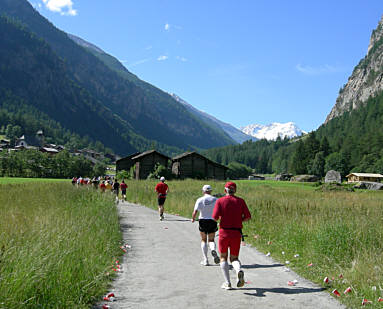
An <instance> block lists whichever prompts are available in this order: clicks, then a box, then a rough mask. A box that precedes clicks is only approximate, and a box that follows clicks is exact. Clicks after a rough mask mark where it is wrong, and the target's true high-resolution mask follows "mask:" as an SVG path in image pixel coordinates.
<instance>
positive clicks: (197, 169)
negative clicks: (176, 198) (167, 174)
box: [172, 151, 228, 180]
mask: <svg viewBox="0 0 383 309" xmlns="http://www.w3.org/2000/svg"><path fill="white" fill-rule="evenodd" d="M172 161H173V163H172V173H173V174H174V175H176V176H177V177H179V178H211V179H221V180H223V179H226V172H227V170H228V168H227V167H226V166H224V165H221V164H218V163H216V162H213V161H211V160H209V159H208V158H205V157H204V156H202V155H200V154H199V153H197V152H195V151H193V152H185V153H183V154H181V155H179V156H176V157H174V158H173V159H172Z"/></svg>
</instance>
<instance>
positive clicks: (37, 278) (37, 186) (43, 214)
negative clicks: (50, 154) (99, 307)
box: [0, 179, 122, 309]
mask: <svg viewBox="0 0 383 309" xmlns="http://www.w3.org/2000/svg"><path fill="white" fill-rule="evenodd" d="M1 181H2V182H3V183H4V182H6V180H5V179H1ZM7 182H8V184H0V308H7V309H8V308H89V307H90V306H91V304H93V303H95V302H96V301H98V300H100V299H102V298H101V296H102V295H103V293H105V292H106V291H107V288H108V285H109V284H110V281H111V279H112V277H113V274H112V273H113V271H112V268H113V267H112V265H113V263H114V262H115V259H116V258H117V257H118V256H120V255H121V253H122V251H121V249H120V248H119V246H120V245H121V233H120V228H119V224H118V214H117V210H116V207H115V206H114V202H113V197H112V195H111V194H100V193H98V192H96V191H94V190H92V189H88V188H76V187H73V186H72V185H71V184H70V180H66V183H63V182H60V181H59V182H57V181H55V180H54V181H45V180H40V181H39V180H37V181H36V180H30V181H29V180H28V181H26V180H22V179H12V180H11V181H7Z"/></svg>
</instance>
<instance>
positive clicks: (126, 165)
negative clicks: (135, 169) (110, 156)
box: [116, 152, 141, 173]
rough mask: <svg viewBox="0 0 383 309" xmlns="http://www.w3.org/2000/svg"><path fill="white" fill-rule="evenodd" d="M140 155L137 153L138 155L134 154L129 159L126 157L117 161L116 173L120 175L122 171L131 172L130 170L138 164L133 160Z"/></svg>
mask: <svg viewBox="0 0 383 309" xmlns="http://www.w3.org/2000/svg"><path fill="white" fill-rule="evenodd" d="M140 153H141V152H136V153H133V154H131V155H129V156H127V157H124V158H121V159H119V160H117V161H116V173H118V172H120V171H127V172H129V171H130V168H131V167H132V166H133V165H135V164H136V162H134V161H133V160H132V158H133V157H136V156H138V155H139V154H140Z"/></svg>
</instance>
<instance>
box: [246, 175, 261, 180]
mask: <svg viewBox="0 0 383 309" xmlns="http://www.w3.org/2000/svg"><path fill="white" fill-rule="evenodd" d="M249 180H265V177H264V176H262V175H256V174H253V175H250V176H249Z"/></svg>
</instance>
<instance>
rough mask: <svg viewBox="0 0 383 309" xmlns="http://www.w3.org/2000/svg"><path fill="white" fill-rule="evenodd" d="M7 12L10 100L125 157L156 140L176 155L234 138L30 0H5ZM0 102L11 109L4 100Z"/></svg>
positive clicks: (2, 72)
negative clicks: (103, 56) (109, 60)
mask: <svg viewBox="0 0 383 309" xmlns="http://www.w3.org/2000/svg"><path fill="white" fill-rule="evenodd" d="M0 15H1V16H2V20H1V27H2V28H1V29H0V36H1V38H0V48H1V51H0V54H1V57H2V58H1V64H2V65H1V67H0V79H1V84H0V89H1V93H2V96H6V97H7V98H8V101H9V98H16V99H15V100H18V101H21V102H22V103H23V104H24V106H29V107H33V108H35V110H37V111H38V112H39V113H41V114H44V115H45V116H46V117H48V118H49V119H51V120H52V121H55V122H56V123H57V124H58V125H59V126H60V127H62V128H63V130H64V131H65V130H66V131H70V132H72V133H74V134H78V135H80V136H82V137H84V136H88V138H89V139H90V140H91V141H92V142H96V141H99V142H101V143H102V144H104V145H105V146H107V147H110V148H112V149H113V150H114V152H116V153H118V154H121V155H124V154H128V153H131V152H132V151H135V150H145V149H147V148H148V147H150V146H151V145H153V144H156V148H157V149H158V150H161V151H163V152H165V153H167V154H172V153H176V152H180V151H181V150H184V149H206V148H209V147H214V146H222V145H227V144H230V143H232V142H233V141H232V140H231V139H230V138H229V137H228V136H226V135H225V134H222V132H217V131H216V130H214V129H213V128H211V127H210V126H208V125H206V124H205V123H203V122H201V121H200V120H199V119H197V118H196V117H195V116H194V115H192V114H191V113H189V112H187V111H186V109H185V108H184V107H182V106H181V105H180V104H178V103H177V102H176V101H174V100H173V99H172V98H171V97H170V96H169V95H167V94H165V93H164V92H162V91H161V90H159V89H157V88H155V87H153V86H151V85H149V84H147V83H145V82H142V81H139V80H138V79H137V78H136V77H135V76H134V75H133V74H131V76H130V78H126V77H123V76H121V72H117V71H116V70H113V69H111V68H110V67H109V66H108V65H106V64H105V62H104V61H102V60H100V59H99V58H98V57H96V56H95V55H94V54H92V53H90V52H89V50H87V49H85V48H83V47H81V46H79V45H78V44H76V43H75V42H74V41H73V40H72V39H70V38H69V37H68V35H67V34H66V33H64V32H62V31H60V30H58V29H57V28H55V27H54V26H53V25H52V24H51V23H50V22H49V21H47V20H46V19H45V18H43V17H42V16H41V15H40V14H39V13H38V12H37V11H35V10H34V9H33V8H32V6H31V5H30V4H29V3H28V2H27V1H26V0H2V1H1V2H0ZM8 33H12V34H13V35H9V34H8ZM126 71H127V70H126ZM127 72H128V71H127ZM125 74H128V73H126V72H125ZM134 78H136V80H135V81H132V80H134ZM137 80H138V81H137ZM138 84H140V85H138ZM0 104H1V108H2V109H5V110H7V106H5V104H4V101H0ZM7 112H8V113H9V110H8V111H7ZM13 119H14V121H15V119H16V118H15V117H13ZM3 125H7V124H5V123H0V126H3ZM12 125H19V124H18V123H12ZM28 130H29V129H28Z"/></svg>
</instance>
